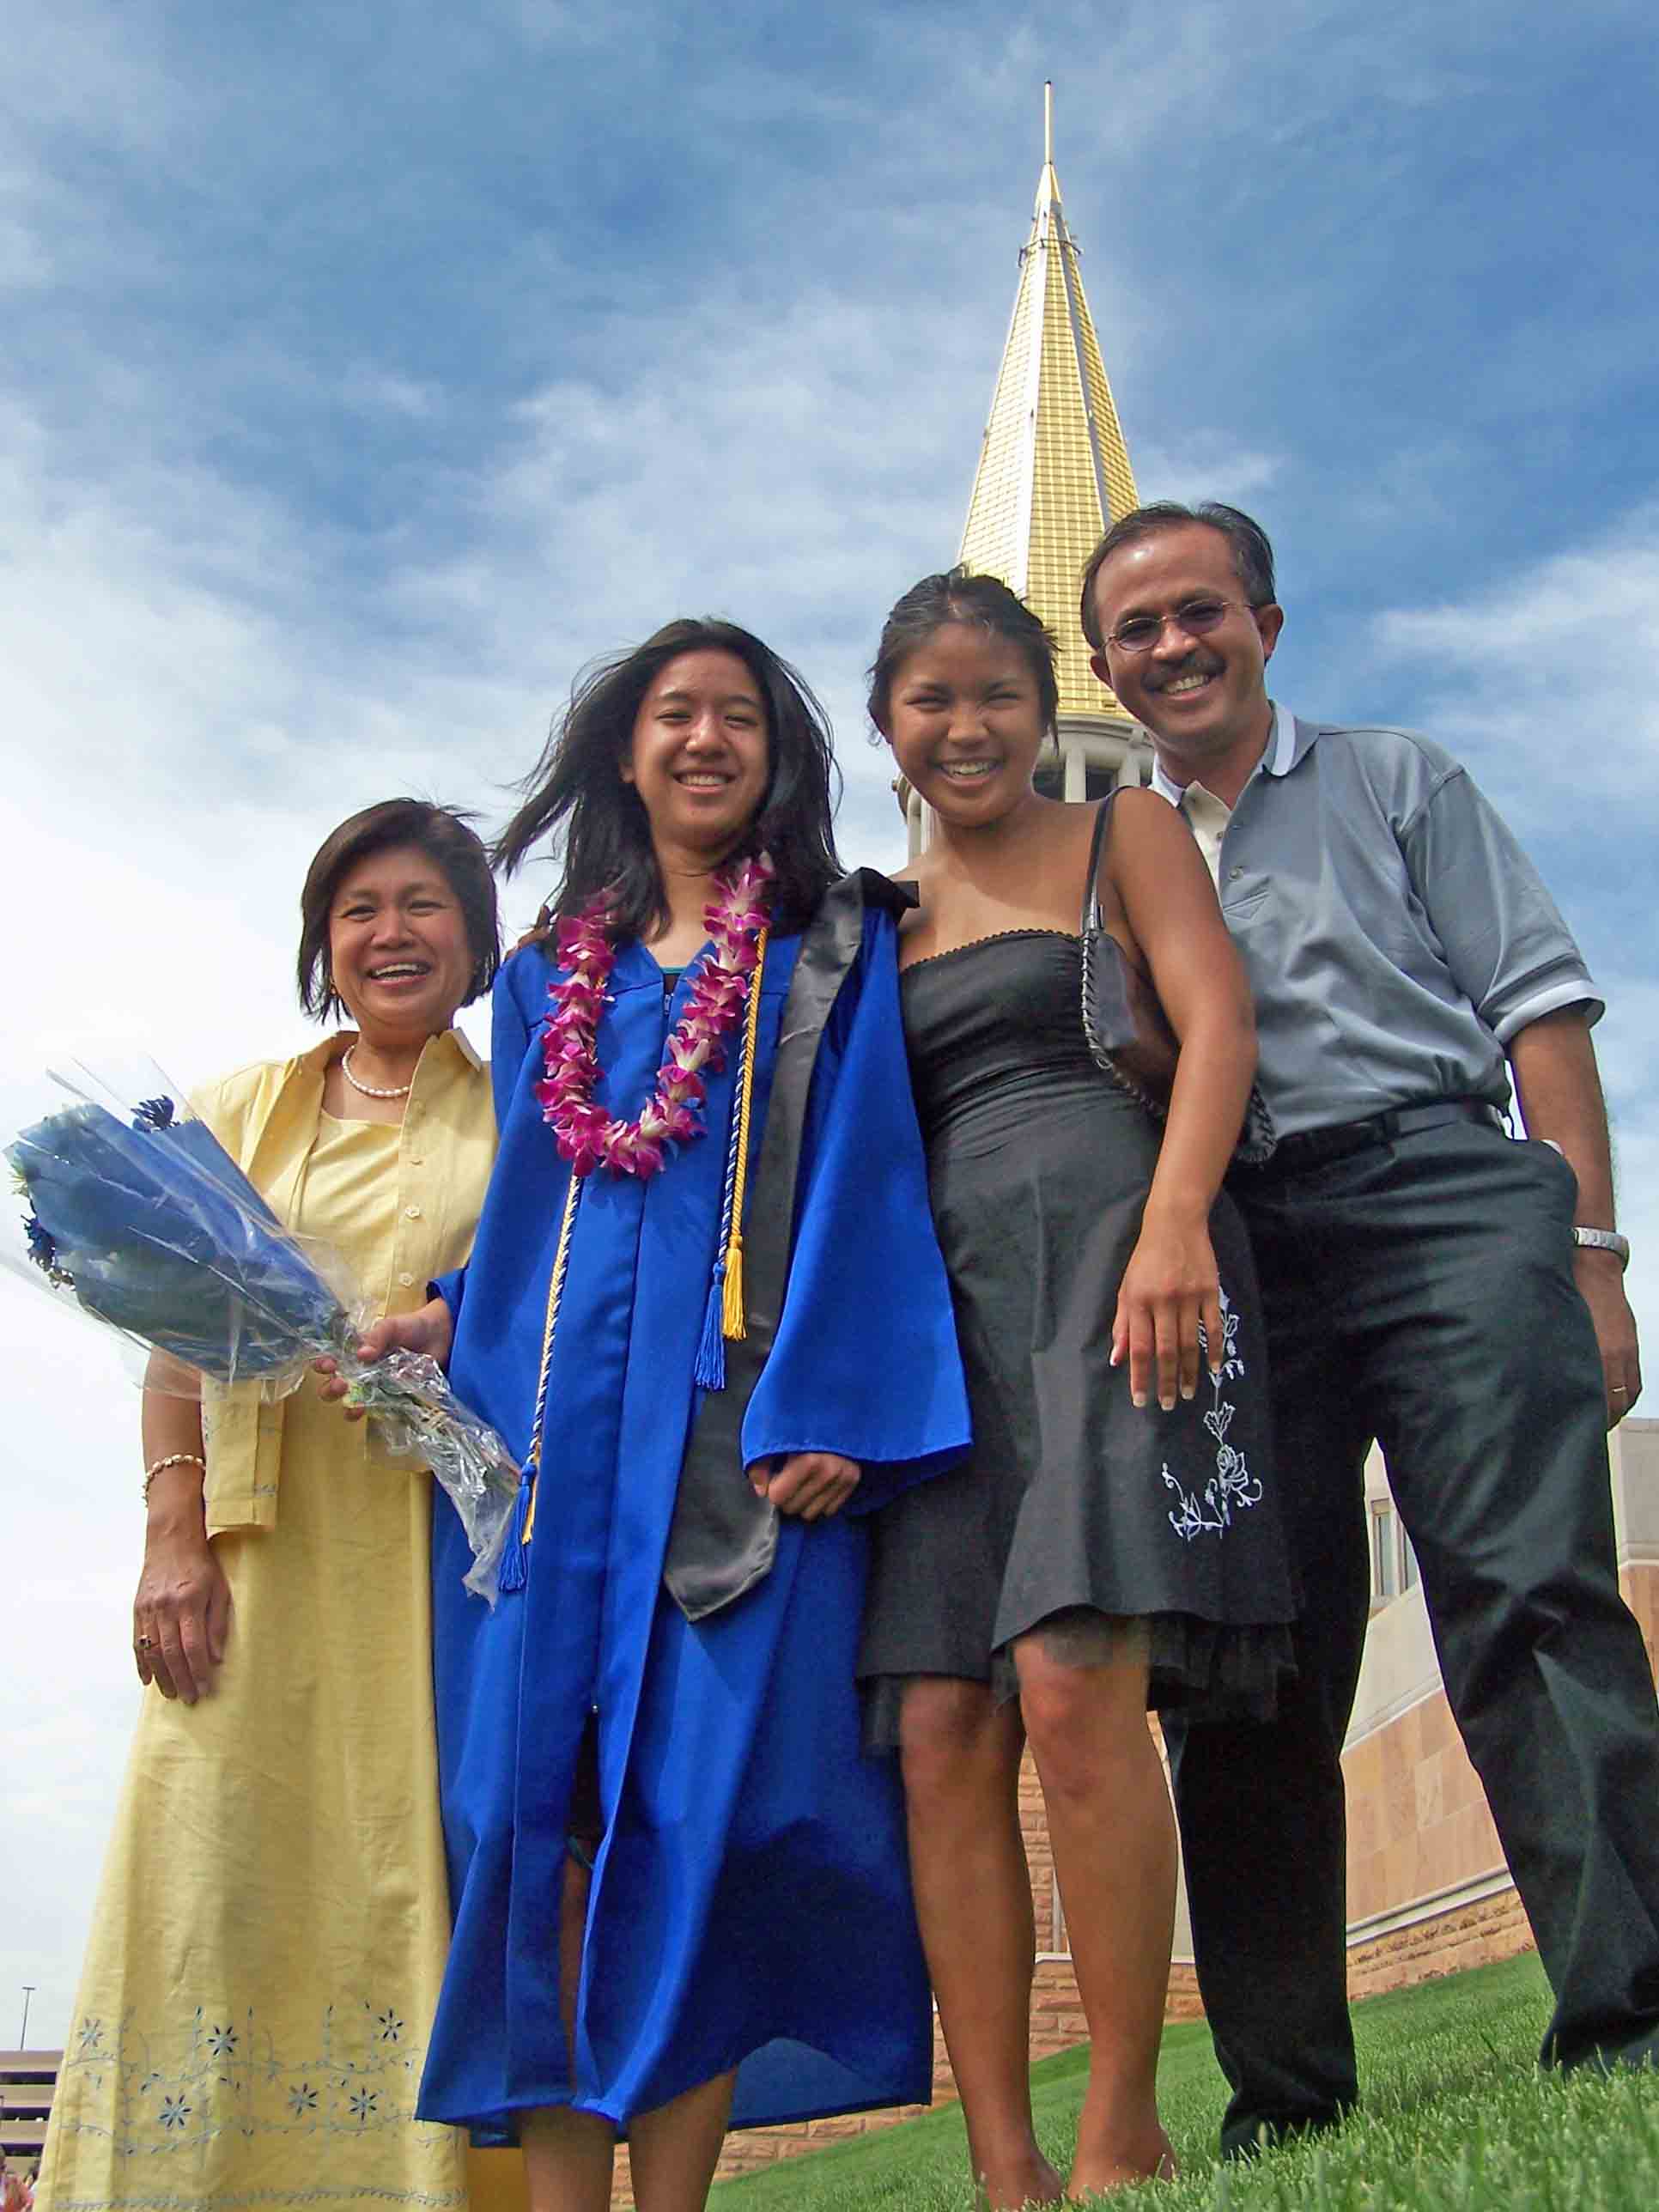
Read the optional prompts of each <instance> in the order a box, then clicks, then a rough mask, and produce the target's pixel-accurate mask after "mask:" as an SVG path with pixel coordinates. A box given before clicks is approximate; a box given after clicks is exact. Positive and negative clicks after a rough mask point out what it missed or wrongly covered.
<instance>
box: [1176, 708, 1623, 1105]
mask: <svg viewBox="0 0 1659 2212" xmlns="http://www.w3.org/2000/svg"><path fill="white" fill-rule="evenodd" d="M1152 787H1153V789H1154V790H1155V791H1158V792H1159V793H1162V795H1163V796H1164V798H1165V799H1168V800H1169V801H1170V805H1173V806H1176V807H1181V808H1182V811H1183V812H1188V818H1189V820H1194V817H1196V818H1195V820H1194V829H1195V832H1196V833H1197V834H1198V835H1199V842H1200V847H1201V848H1205V857H1206V860H1209V862H1210V866H1211V872H1212V874H1213V875H1214V877H1215V878H1216V889H1217V890H1218V893H1219V895H1220V898H1221V908H1222V913H1223V914H1224V915H1225V918H1226V922H1227V927H1228V928H1229V929H1230V930H1231V932H1232V933H1233V936H1234V939H1236V941H1237V945H1238V947H1239V950H1240V951H1242V952H1243V955H1244V963H1245V966H1246V967H1247V969H1249V977H1250V985H1251V988H1252V989H1253V990H1254V992H1255V1017H1256V1030H1257V1035H1258V1037H1259V1040H1260V1048H1261V1066H1260V1071H1259V1076H1260V1081H1261V1087H1262V1090H1263V1092H1264V1093H1265V1095H1266V1097H1267V1103H1268V1105H1269V1106H1270V1107H1271V1108H1272V1109H1273V1120H1274V1121H1275V1123H1276V1124H1277V1126H1278V1128H1279V1133H1280V1134H1281V1135H1283V1136H1288V1135H1290V1134H1291V1133H1293V1132H1294V1131H1296V1130H1299V1129H1319V1128H1325V1127H1328V1126H1330V1125H1331V1124H1333V1123H1335V1122H1339V1121H1359V1120H1361V1119H1362V1118H1363V1117H1364V1115H1368V1114H1376V1113H1380V1112H1381V1111H1382V1110H1383V1108H1385V1107H1389V1106H1401V1105H1406V1104H1409V1103H1416V1102H1418V1101H1420V1100H1424V1099H1430V1098H1488V1099H1490V1100H1492V1103H1493V1104H1494V1105H1497V1106H1500V1107H1505V1108H1507V1106H1508V1103H1509V1097H1510V1086H1509V1072H1508V1063H1507V1061H1506V1060H1505V1058H1504V1046H1505V1045H1506V1044H1507V1043H1508V1042H1509V1040H1510V1038H1511V1037H1512V1036H1514V1035H1515V1033H1516V1030H1521V1029H1524V1028H1525V1027H1526V1025H1527V1024H1528V1022H1533V1021H1536V1020H1537V1019H1538V1018H1539V1016H1540V1015H1541V1014H1547V1013H1552V1012H1554V1011H1555V1009H1556V1008H1557V1007H1559V1006H1583V1007H1584V1008H1585V1011H1586V1012H1587V1013H1588V1015H1589V1018H1590V1020H1592V1021H1595V1020H1596V1019H1597V1018H1599V1017H1600V1015H1601V1011H1602V1008H1601V1000H1599V999H1598V998H1597V997H1596V995H1595V985H1594V983H1593V982H1592V981H1590V976H1589V970H1588V969H1587V968H1586V967H1585V965H1584V963H1583V957H1582V956H1581V955H1580V953H1579V951H1578V948H1577V945H1575V944H1574V943H1573V941H1572V939H1571V936H1570V935H1569V934H1568V933H1567V929H1566V926H1565V923H1564V922H1563V921H1562V920H1561V917H1560V915H1559V913H1558V912H1557V910H1556V908H1555V904H1554V902H1553V900H1552V899H1551V897H1550V895H1549V893H1548V892H1547V890H1545V889H1544V886H1543V884H1542V883H1541V880H1540V878H1539V876H1538V872H1537V871H1536V869H1534V866H1533V865H1532V863H1531V861H1530V860H1528V858H1527V856H1526V854H1524V853H1523V852H1522V849H1521V848H1520V846H1519V845H1518V844H1516V841H1515V839H1514V838H1513V837H1512V836H1510V832H1509V830H1508V829H1505V827H1504V823H1502V821H1501V820H1500V819H1499V818H1498V815H1497V814H1496V812H1495V811H1493V809H1492V805H1491V804H1490V803H1489V802H1488V801H1487V800H1486V799H1485V798H1483V797H1482V795H1481V793H1480V791H1478V790H1477V789H1476V787H1475V785H1474V781H1472V779H1471V778H1470V777H1469V775H1468V773H1467V772H1466V770H1465V769H1463V768H1462V766H1461V765H1460V764H1459V763H1457V762H1456V761H1455V760H1453V759H1452V757H1451V756H1450V755H1449V753H1445V752H1443V751H1442V750H1441V749H1440V747H1439V746H1438V745H1433V744H1429V742H1428V741H1427V740H1426V739H1425V738H1419V737H1413V735H1411V734H1410V732H1407V731H1404V730H1377V729H1346V728H1342V727H1340V726H1336V725H1334V724H1330V723H1322V722H1304V721H1300V720H1297V717H1296V716H1295V715H1293V714H1289V713H1287V712H1285V710H1284V709H1283V708H1278V707H1275V708H1274V710H1273V730H1272V732H1271V733H1270V734H1269V737H1268V739H1267V750H1266V752H1265V753H1264V754H1263V755H1262V757H1261V763H1259V765H1258V766H1257V768H1256V769H1255V772H1254V773H1253V774H1252V775H1251V777H1250V780H1249V782H1248V783H1247V784H1246V785H1245V786H1244V788H1243V790H1242V791H1241V792H1240V793H1239V794H1238V800H1237V805H1235V806H1234V808H1233V810H1232V812H1231V816H1229V815H1228V814H1227V812H1226V809H1225V807H1224V806H1223V805H1222V803H1221V801H1220V800H1219V799H1216V798H1215V797H1214V795H1213V793H1211V792H1209V791H1208V790H1206V789H1205V788H1204V787H1202V786H1201V785H1200V786H1198V787H1196V788H1195V789H1194V792H1193V795H1192V799H1191V800H1190V801H1188V803H1187V805H1183V800H1184V799H1186V791H1185V787H1182V785H1179V784H1176V783H1172V782H1171V781H1170V779H1169V778H1168V776H1167V775H1165V773H1164V770H1163V769H1162V768H1161V767H1155V768H1154V769H1153V773H1152ZM1188 810H1190V811H1188Z"/></svg>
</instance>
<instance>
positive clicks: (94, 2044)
mask: <svg viewBox="0 0 1659 2212" xmlns="http://www.w3.org/2000/svg"><path fill="white" fill-rule="evenodd" d="M103 2040H104V2023H103V2021H101V2020H83V2021H82V2023H81V2037H80V2042H81V2048H82V2051H96V2050H98V2049H99V2048H100V2046H101V2045H102V2043H103Z"/></svg>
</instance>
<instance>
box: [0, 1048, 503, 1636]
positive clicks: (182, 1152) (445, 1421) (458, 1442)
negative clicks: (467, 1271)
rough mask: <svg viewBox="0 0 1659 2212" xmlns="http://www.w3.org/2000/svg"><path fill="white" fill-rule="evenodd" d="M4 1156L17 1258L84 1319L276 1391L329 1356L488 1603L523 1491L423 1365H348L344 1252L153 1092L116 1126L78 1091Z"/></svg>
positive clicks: (495, 1442)
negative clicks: (421, 1481)
mask: <svg viewBox="0 0 1659 2212" xmlns="http://www.w3.org/2000/svg"><path fill="white" fill-rule="evenodd" d="M60 1080H61V1079H60ZM72 1087H73V1086H70V1085H64V1088H66V1089H71V1088H72ZM5 1153H6V1158H7V1159H8V1160H9V1162H10V1164H11V1166H12V1168H13V1169H14V1170H15V1173H16V1176H17V1179H18V1185H19V1188H20V1190H21V1193H22V1194H23V1195H24V1196H25V1197H26V1198H27V1201H28V1212H27V1215H26V1216H25V1218H24V1224H23V1226H24V1231H25V1235H26V1237H27V1255H28V1259H29V1261H31V1262H32V1263H33V1267H34V1268H35V1269H37V1270H38V1271H39V1274H40V1276H44V1277H45V1279H46V1282H47V1284H48V1285H51V1287H52V1289H54V1290H55V1291H58V1293H59V1294H60V1295H62V1296H63V1297H67V1298H71V1299H72V1300H73V1301H74V1303H75V1304H76V1305H78V1306H79V1307H80V1309H81V1310H82V1312H83V1313H87V1314H89V1315H91V1316H93V1318H94V1320H96V1321H100V1322H103V1323H104V1324H105V1325H106V1327H108V1328H113V1329H116V1330H118V1331H119V1332H120V1333H121V1334H123V1335H124V1336H125V1337H127V1338H129V1339H130V1340H133V1341H135V1342H137V1344H139V1345H141V1346H148V1347H149V1349H150V1350H151V1351H153V1352H161V1353H163V1354H166V1355H167V1356H168V1358H170V1359H171V1360H173V1361H178V1362H181V1363H183V1364H184V1366H185V1367H186V1368H188V1369H191V1370H195V1371H196V1373H197V1375H200V1376H207V1377H209V1378H210V1380H211V1381H212V1382H214V1383H222V1384H230V1383H245V1382H249V1381H257V1382H258V1383H259V1385H260V1387H261V1388H262V1389H263V1390H264V1392H265V1393H266V1394H267V1395H270V1396H272V1397H280V1396H283V1395H286V1394H287V1393H288V1392H289V1391H290V1390H292V1389H295V1388H297V1387H298V1385H299V1383H301V1380H302V1379H303V1377H304V1376H305V1374H306V1371H307V1368H308V1367H309V1366H310V1364H311V1363H312V1362H313V1360H315V1359H316V1358H319V1357H320V1356H323V1355H326V1356H327V1357H329V1358H332V1359H333V1360H334V1361H335V1363H336V1364H337V1368H338V1370H339V1372H340V1373H341V1374H342V1375H343V1376H344V1377H345V1378H346V1380H347V1382H348V1383H349V1386H350V1387H349V1392H348V1397H349V1402H351V1403H353V1404H356V1405H360V1406H362V1407H364V1408H365V1409H366V1410H367V1412H368V1415H369V1417H370V1419H372V1420H373V1421H374V1423H375V1425H376V1427H377V1430H378V1431H379V1433H380V1438H381V1440H382V1442H383V1443H385V1445H386V1448H387V1449H389V1450H390V1451H392V1452H393V1453H394V1454H396V1455H398V1456H400V1457H407V1458H409V1459H411V1460H416V1461H418V1462H422V1464H424V1465H426V1466H428V1467H429V1468H431V1470H432V1473H433V1474H434V1476H435V1478H436V1480H438V1482H439V1483H440V1484H441V1486H442V1487H443V1489H444V1490H445V1491H446V1492H447V1494H448V1496H449V1498H451V1500H452V1501H453V1504H454V1506H455V1510H457V1512H458V1513H459V1515H460V1516H461V1521H462V1524H463V1526H464V1527H465V1530H466V1534H467V1539H468V1541H469V1542H470V1543H471V1547H472V1553H473V1565H472V1568H471V1571H470V1572H469V1574H468V1576H467V1578H466V1579H467V1586H468V1588H469V1589H475V1590H477V1591H478V1592H479V1593H480V1595H483V1596H485V1597H486V1598H489V1599H491V1600H492V1601H493V1598H494V1595H495V1576H496V1567H497V1563H498V1560H499V1556H500V1553H501V1544H502V1541H503V1538H504V1536H505V1534H506V1530H507V1522H508V1520H509V1519H510V1517H511V1515H512V1510H513V1501H514V1498H515V1497H516V1495H517V1492H518V1486H519V1468H518V1465H517V1463H516V1462H515V1461H514V1460H513V1456H512V1455H511V1453H510V1452H509V1451H508V1450H507V1446H506V1445H505V1444H504V1443H502V1442H501V1438H500V1437H498V1436H497V1435H496V1433H495V1431H494V1430H493V1429H492V1428H490V1427H489V1425H488V1424H487V1423H485V1422H483V1421H481V1420H480V1419H478V1417H477V1414H475V1413H471V1412H470V1411H469V1410H468V1409H467V1407H465V1406H464V1405H462V1403H461V1401H459V1398H457V1397H456V1396H455V1395H454V1393H453V1391H452V1390H451V1389H450V1387H449V1383H448V1379H447V1376H445V1374H444V1372H443V1370H442V1369H441V1367H440V1366H439V1365H438V1364H437V1362H436V1361H435V1359H430V1358H426V1357H425V1356H424V1355H421V1354H416V1353H414V1352H392V1353H390V1354H389V1355H388V1356H387V1357H386V1358H384V1359H381V1360H378V1361H376V1362H375V1363H374V1364H372V1365H366V1364H364V1363H363V1362H362V1360H361V1359H360V1358H358V1356H357V1340H358V1337H359V1335H360V1334H361V1333H362V1322H363V1320H364V1318H365V1310H364V1309H363V1307H362V1303H361V1301H360V1300H358V1299H356V1297H354V1296H353V1293H352V1291H351V1289H350V1285H349V1281H348V1280H347V1279H346V1277H345V1274H344V1271H343V1268H342V1267H341V1266H340V1263H339V1262H338V1261H337V1259H335V1258H334V1256H333V1255H331V1254H329V1253H327V1252H326V1251H325V1249H322V1248H320V1247H319V1245H318V1244H317V1243H315V1241H314V1240H313V1239H309V1238H306V1237H299V1236H296V1235H295V1233H294V1231H291V1230H289V1229H286V1228H284V1227H283V1225H282V1223H281V1222H279V1221H278V1220H277V1218H276V1215H275V1214H274V1213H273V1212H271V1210H270V1207H269V1206H267V1205H266V1203H265V1201H264V1199H263V1198H261V1197H260V1195H259V1194H258V1191H257V1190H256V1189H255V1188H254V1187H253V1185H252V1183H251V1182H249V1181H248V1179H247V1177H246V1176H245V1175H244V1174H243V1173H242V1171H241V1170H240V1168H239V1167H238V1166H237V1165H236V1164H235V1162H234V1160H233V1159H232V1158H230V1156H229V1154H228V1152H226V1151H225V1150H224V1148H223V1146H221V1145H220V1144H219V1142H218V1140H217V1139H216V1137H215V1136H214V1134H213V1132H212V1131H211V1130H210V1128H209V1127H208V1126H207V1124H206V1123H205V1122H204V1121H197V1120H196V1119H194V1118H192V1117H190V1116H185V1117H184V1118H180V1117H179V1116H178V1115H176V1114H175V1112H174V1109H173V1101H172V1099H171V1098H170V1097H165V1096H161V1097H153V1098H146V1099H143V1100H141V1101H139V1102H138V1103H137V1106H136V1108H135V1109H133V1110H132V1112H131V1115H130V1116H129V1117H128V1118H127V1119H125V1120H123V1119H122V1118H121V1116H119V1115H116V1114H113V1113H111V1112H110V1111H109V1110H108V1109H107V1108H106V1107H103V1106H101V1105H100V1104H98V1103H96V1102H95V1101H94V1100H93V1099H91V1098H89V1097H85V1096H84V1095H79V1096H77V1098H76V1103H74V1104H72V1105H69V1106H64V1107H60V1108H59V1109H57V1110H56V1111H55V1112H52V1113H49V1114H47V1115H45V1117H44V1118H43V1119H41V1120H40V1121H35V1122H33V1123H32V1124H31V1125H30V1126H29V1127H27V1128H24V1129H22V1130H21V1131H20V1132H19V1133H18V1134H17V1135H16V1136H15V1138H14V1139H12V1141H11V1142H10V1143H9V1145H8V1146H6V1147H5Z"/></svg>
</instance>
